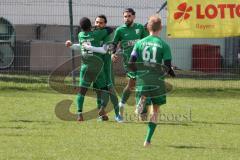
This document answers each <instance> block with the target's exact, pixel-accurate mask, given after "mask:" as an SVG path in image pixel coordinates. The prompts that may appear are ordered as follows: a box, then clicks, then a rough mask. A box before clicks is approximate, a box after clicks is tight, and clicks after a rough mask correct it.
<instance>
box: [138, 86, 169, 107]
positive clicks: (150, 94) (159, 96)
mask: <svg viewBox="0 0 240 160" xmlns="http://www.w3.org/2000/svg"><path fill="white" fill-rule="evenodd" d="M136 88H137V91H136V103H138V102H139V100H140V98H141V96H145V97H147V100H146V105H151V104H153V105H163V104H166V94H165V92H164V91H162V90H163V89H156V90H154V89H153V87H146V86H144V87H142V86H140V87H138V86H137V87H136Z"/></svg>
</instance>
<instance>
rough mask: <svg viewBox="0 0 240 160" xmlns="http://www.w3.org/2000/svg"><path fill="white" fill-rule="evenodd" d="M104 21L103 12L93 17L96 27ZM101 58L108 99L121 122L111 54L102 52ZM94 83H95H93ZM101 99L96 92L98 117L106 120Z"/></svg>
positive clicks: (108, 38)
mask: <svg viewBox="0 0 240 160" xmlns="http://www.w3.org/2000/svg"><path fill="white" fill-rule="evenodd" d="M106 23H107V18H106V16H105V15H103V14H101V15H98V16H97V17H96V19H95V28H96V29H102V28H104V27H106ZM111 37H112V36H111V35H109V36H107V37H106V38H104V39H103V41H102V42H101V45H104V44H106V43H108V42H110V41H111ZM102 58H103V62H104V68H103V71H104V74H105V77H106V86H107V88H108V91H109V97H110V100H111V102H112V104H113V107H114V111H115V120H116V121H117V122H122V117H121V116H120V115H119V108H118V98H117V95H116V92H115V90H114V87H113V83H114V77H113V71H112V61H111V55H110V54H104V55H102ZM94 85H95V83H94ZM101 101H102V100H101V96H100V94H99V93H97V104H98V108H99V110H100V113H101V114H102V115H103V117H102V116H100V117H99V118H100V119H102V120H106V119H105V117H106V116H107V115H106V112H105V110H104V108H102V107H101Z"/></svg>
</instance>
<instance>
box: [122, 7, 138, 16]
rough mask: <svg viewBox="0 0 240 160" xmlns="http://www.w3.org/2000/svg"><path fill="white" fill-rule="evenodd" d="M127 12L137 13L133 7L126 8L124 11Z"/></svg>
mask: <svg viewBox="0 0 240 160" xmlns="http://www.w3.org/2000/svg"><path fill="white" fill-rule="evenodd" d="M125 12H130V13H131V14H132V15H135V13H136V12H135V11H134V10H133V9H132V8H125V9H124V11H123V13H125Z"/></svg>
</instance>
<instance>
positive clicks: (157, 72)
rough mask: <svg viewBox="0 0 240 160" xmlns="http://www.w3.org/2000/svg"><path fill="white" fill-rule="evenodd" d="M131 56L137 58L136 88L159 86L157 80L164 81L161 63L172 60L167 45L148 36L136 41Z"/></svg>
mask: <svg viewBox="0 0 240 160" xmlns="http://www.w3.org/2000/svg"><path fill="white" fill-rule="evenodd" d="M131 56H135V57H136V58H137V63H136V64H137V85H138V86H139V85H140V86H141V85H148V86H149V85H150V86H151V85H155V84H159V79H161V80H163V79H164V72H163V71H162V70H161V65H162V62H163V61H164V60H171V59H172V56H171V50H170V47H169V45H168V44H167V43H166V42H164V41H163V40H162V39H161V38H160V37H156V36H148V37H145V38H143V39H142V40H140V41H138V42H137V43H136V44H135V46H134V49H133V52H132V54H131Z"/></svg>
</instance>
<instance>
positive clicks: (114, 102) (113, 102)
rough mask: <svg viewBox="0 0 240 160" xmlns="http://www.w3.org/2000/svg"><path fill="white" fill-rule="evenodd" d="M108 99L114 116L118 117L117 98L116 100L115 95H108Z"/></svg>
mask: <svg viewBox="0 0 240 160" xmlns="http://www.w3.org/2000/svg"><path fill="white" fill-rule="evenodd" d="M110 99H111V102H112V104H113V107H114V112H115V115H116V116H118V115H119V106H118V98H117V95H116V93H115V94H113V93H110Z"/></svg>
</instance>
